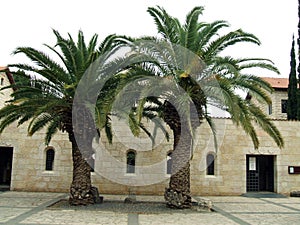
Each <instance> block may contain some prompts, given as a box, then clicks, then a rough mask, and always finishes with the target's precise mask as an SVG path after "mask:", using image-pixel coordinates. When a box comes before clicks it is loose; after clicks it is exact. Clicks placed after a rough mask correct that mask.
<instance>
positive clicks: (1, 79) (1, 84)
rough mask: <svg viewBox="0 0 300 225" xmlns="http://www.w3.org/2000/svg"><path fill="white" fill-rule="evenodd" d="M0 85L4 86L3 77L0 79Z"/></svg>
mask: <svg viewBox="0 0 300 225" xmlns="http://www.w3.org/2000/svg"><path fill="white" fill-rule="evenodd" d="M0 83H1V85H3V84H4V78H3V77H2V78H1V81H0Z"/></svg>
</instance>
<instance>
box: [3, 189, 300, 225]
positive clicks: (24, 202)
mask: <svg viewBox="0 0 300 225" xmlns="http://www.w3.org/2000/svg"><path fill="white" fill-rule="evenodd" d="M67 196H68V195H67V194H63V193H40V192H38V193H33V192H11V191H8V192H0V224H3V225H4V224H5V225H12V224H22V225H29V224H31V225H33V224H42V225H46V224H47V225H52V224H53V225H54V224H70V225H79V224H88V225H96V224H116V225H117V224H118V225H119V224H130V225H136V224H145V225H146V224H147V225H148V224H153V225H154V224H170V225H171V224H184V225H190V224H222V225H223V224H251V225H252V224H289V225H292V224H300V198H254V197H242V196H233V197H231V196H230V197H229V196H226V197H219V196H210V197H207V198H209V199H211V200H212V201H213V205H214V210H215V212H193V213H185V212H179V211H176V210H174V211H172V212H169V211H167V213H166V212H164V211H162V212H159V213H121V212H114V211H101V210H99V209H98V210H96V209H94V210H89V209H84V208H82V207H81V208H80V207H79V208H78V209H74V208H65V209H64V208H58V209H54V208H51V207H50V208H49V207H48V206H49V205H52V204H53V203H55V202H57V201H58V200H60V199H64V198H67ZM125 197H126V196H120V195H104V199H110V200H124V199H125ZM194 198H195V199H197V197H194ZM137 200H140V201H163V198H162V197H161V196H137Z"/></svg>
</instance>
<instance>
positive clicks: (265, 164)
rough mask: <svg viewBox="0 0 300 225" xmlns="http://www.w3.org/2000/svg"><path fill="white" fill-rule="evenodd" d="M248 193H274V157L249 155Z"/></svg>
mask: <svg viewBox="0 0 300 225" xmlns="http://www.w3.org/2000/svg"><path fill="white" fill-rule="evenodd" d="M246 162H247V191H270V192H273V191H274V156H273V155H247V160H246Z"/></svg>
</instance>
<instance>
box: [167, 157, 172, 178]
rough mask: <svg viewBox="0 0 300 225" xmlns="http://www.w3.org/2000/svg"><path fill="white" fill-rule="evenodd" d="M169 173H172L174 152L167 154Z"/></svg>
mask: <svg viewBox="0 0 300 225" xmlns="http://www.w3.org/2000/svg"><path fill="white" fill-rule="evenodd" d="M167 174H172V152H169V153H168V154H167Z"/></svg>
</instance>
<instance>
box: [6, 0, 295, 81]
mask: <svg viewBox="0 0 300 225" xmlns="http://www.w3.org/2000/svg"><path fill="white" fill-rule="evenodd" d="M297 4H298V1H297V0H252V1H246V0H226V1H224V0H177V1H174V0H160V1H158V0H128V1H122V0H109V1H100V0H85V1H75V0H73V1H71V0H51V1H50V0H26V1H24V0H9V1H2V2H1V17H0V21H1V22H0V24H1V42H0V66H5V65H7V64H11V63H20V62H24V58H23V57H20V56H12V55H11V53H12V51H13V50H14V49H15V48H16V47H18V46H28V47H29V46H30V47H35V48H38V49H41V50H44V47H43V46H42V44H44V43H47V44H49V45H54V44H55V38H54V35H53V33H52V30H51V28H54V29H56V30H58V31H59V32H60V33H61V34H62V35H66V34H67V33H68V32H69V33H71V34H72V36H74V37H75V36H76V35H77V32H78V30H79V29H81V30H82V31H83V33H84V35H85V37H86V39H87V40H88V38H90V37H91V36H92V35H93V34H94V33H97V34H98V35H99V41H101V40H102V39H103V38H104V37H105V36H107V35H109V34H111V33H116V34H125V35H130V36H134V37H138V36H141V35H156V27H155V24H154V22H153V20H152V18H151V16H150V15H149V14H148V13H147V12H146V10H147V8H148V7H149V6H155V5H160V6H162V7H164V8H165V9H166V10H167V12H168V13H169V14H171V15H172V16H175V17H178V18H179V19H180V20H181V21H183V20H184V18H185V16H186V14H187V13H188V12H189V11H190V10H191V9H192V8H193V7H194V6H199V5H200V6H204V7H205V10H204V12H203V16H201V20H203V21H207V22H212V21H214V20H226V21H228V22H229V23H230V24H231V27H230V28H229V29H227V30H226V31H227V32H229V31H231V30H234V29H238V28H242V29H243V30H244V31H247V32H250V33H253V34H255V35H256V36H257V37H258V38H259V39H260V40H261V42H262V44H261V46H259V47H257V46H254V45H251V44H248V45H247V46H245V45H242V46H236V47H234V48H231V49H230V51H227V52H226V54H228V55H233V56H241V57H264V58H268V59H271V60H272V61H273V62H274V63H275V65H276V66H277V67H278V68H279V70H280V72H281V76H282V77H288V74H289V71H290V66H289V63H290V49H291V41H292V35H293V33H295V34H296V33H297V23H298V21H297V20H298V14H297V7H298V5H297ZM257 75H260V76H276V74H273V73H271V74H268V73H265V72H262V73H261V74H257Z"/></svg>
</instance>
